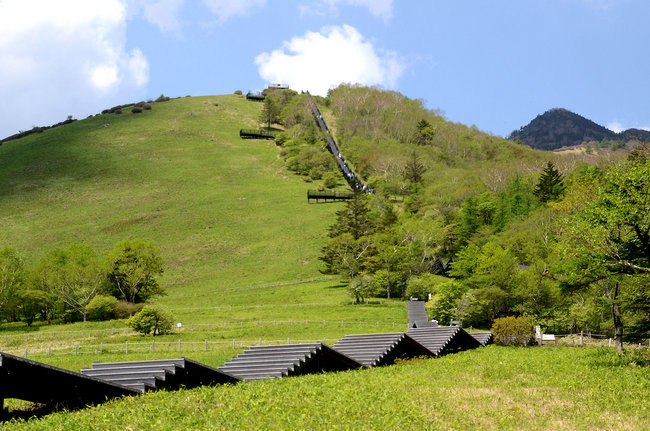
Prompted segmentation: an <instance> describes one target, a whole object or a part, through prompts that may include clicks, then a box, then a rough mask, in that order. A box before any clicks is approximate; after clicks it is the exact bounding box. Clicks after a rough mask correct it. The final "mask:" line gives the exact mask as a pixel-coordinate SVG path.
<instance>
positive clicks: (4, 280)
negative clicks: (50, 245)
mask: <svg viewBox="0 0 650 431" xmlns="http://www.w3.org/2000/svg"><path fill="white" fill-rule="evenodd" d="M163 264H164V262H163V259H162V257H161V256H160V254H159V252H158V249H157V248H156V246H155V245H154V244H153V243H152V242H150V241H145V240H141V239H133V240H123V241H120V242H118V243H117V244H116V245H115V247H114V248H113V249H112V250H110V251H107V252H104V253H98V252H97V251H96V250H94V249H93V248H91V247H89V246H88V245H85V244H71V245H69V246H68V247H66V248H64V249H54V250H51V251H49V252H48V253H47V254H46V255H45V256H43V257H42V258H41V259H40V260H39V261H38V262H37V263H36V264H35V265H34V266H32V267H29V268H27V267H25V264H24V261H23V259H22V258H21V257H20V255H19V254H18V253H17V252H16V250H14V249H12V248H4V249H0V318H1V319H3V320H5V321H8V322H14V321H19V320H23V321H24V322H26V323H27V324H28V325H31V324H32V323H33V322H34V321H36V320H44V321H47V322H48V323H51V322H52V321H64V322H73V321H77V320H83V321H86V320H88V319H91V320H107V319H111V318H126V317H129V316H131V315H133V314H134V313H136V312H138V311H140V310H141V309H142V307H143V306H144V303H145V302H146V301H148V300H149V299H151V298H153V297H155V296H159V295H163V294H164V293H165V292H164V291H163V289H162V288H161V287H160V286H159V284H158V282H157V280H156V277H157V276H159V275H161V274H162V273H163Z"/></svg>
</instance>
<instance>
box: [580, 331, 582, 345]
mask: <svg viewBox="0 0 650 431" xmlns="http://www.w3.org/2000/svg"><path fill="white" fill-rule="evenodd" d="M580 345H581V346H582V331H580Z"/></svg>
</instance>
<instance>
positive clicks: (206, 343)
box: [205, 340, 208, 352]
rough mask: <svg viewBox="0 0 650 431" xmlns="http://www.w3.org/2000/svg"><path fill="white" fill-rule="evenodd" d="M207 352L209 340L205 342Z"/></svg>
mask: <svg viewBox="0 0 650 431" xmlns="http://www.w3.org/2000/svg"><path fill="white" fill-rule="evenodd" d="M205 351H206V352H207V351H208V340H205Z"/></svg>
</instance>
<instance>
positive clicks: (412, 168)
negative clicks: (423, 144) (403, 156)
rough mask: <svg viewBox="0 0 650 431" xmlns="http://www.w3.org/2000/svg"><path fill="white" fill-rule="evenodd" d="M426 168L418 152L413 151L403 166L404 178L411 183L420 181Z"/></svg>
mask: <svg viewBox="0 0 650 431" xmlns="http://www.w3.org/2000/svg"><path fill="white" fill-rule="evenodd" d="M426 170H427V168H426V166H425V165H424V163H422V162H421V161H420V158H419V157H418V154H417V153H416V152H415V151H413V152H412V153H411V157H410V158H409V159H408V161H407V162H406V165H405V166H404V178H405V179H407V180H409V181H410V182H412V183H419V182H421V181H422V178H423V176H424V173H425V172H426Z"/></svg>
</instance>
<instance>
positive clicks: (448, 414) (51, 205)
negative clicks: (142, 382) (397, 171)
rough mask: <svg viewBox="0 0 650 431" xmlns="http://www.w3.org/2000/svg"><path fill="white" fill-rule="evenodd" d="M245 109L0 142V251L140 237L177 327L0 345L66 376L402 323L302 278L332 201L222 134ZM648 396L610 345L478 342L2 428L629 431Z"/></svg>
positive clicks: (214, 361) (82, 329) (215, 99)
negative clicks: (148, 244) (431, 354)
mask: <svg viewBox="0 0 650 431" xmlns="http://www.w3.org/2000/svg"><path fill="white" fill-rule="evenodd" d="M260 109H261V105H260V104H257V103H252V102H247V101H245V100H244V98H242V97H239V96H235V95H225V96H207V97H196V98H181V99H175V100H172V101H170V102H165V103H155V104H154V105H153V110H152V111H145V112H144V113H142V114H138V115H133V114H130V113H126V112H125V113H124V114H122V115H113V114H109V115H101V116H96V117H93V118H89V119H86V120H82V121H78V122H75V123H73V124H70V125H67V126H64V127H59V128H56V129H52V130H48V131H46V132H44V133H42V134H37V135H31V136H29V137H27V138H24V139H22V140H20V141H16V142H9V143H6V144H5V145H3V146H1V147H0V166H2V169H0V225H1V226H2V230H0V247H4V246H11V247H13V248H15V249H16V250H17V251H18V252H19V253H20V254H21V255H22V256H24V257H25V260H26V263H27V264H28V265H32V264H34V263H35V262H36V261H37V260H38V259H39V258H40V257H41V256H42V255H44V254H45V253H46V252H47V251H49V250H51V249H52V248H55V247H66V246H68V245H69V244H70V243H72V242H84V243H87V244H89V245H91V246H93V247H95V248H96V249H97V250H107V249H110V248H112V246H113V245H114V244H115V243H116V242H117V241H119V240H121V239H124V238H134V237H136V238H143V239H147V240H153V241H155V242H156V243H157V244H158V245H159V247H160V250H161V253H162V255H163V256H164V258H165V259H166V262H167V264H166V271H165V274H164V276H163V277H162V279H161V280H160V283H161V285H162V286H163V287H164V288H165V289H166V290H167V292H168V295H167V296H165V297H163V298H160V299H157V300H156V302H157V303H159V304H161V305H163V306H165V307H167V308H168V309H170V310H172V312H173V315H174V318H175V320H176V321H177V322H181V323H182V328H180V329H177V330H175V332H174V333H172V334H170V335H165V336H161V337H156V338H155V342H154V339H153V337H143V336H140V335H136V334H133V333H132V332H130V331H129V330H128V328H126V326H125V324H124V321H120V320H113V321H107V322H77V323H73V324H52V325H46V324H43V323H42V322H37V323H35V324H34V325H33V326H32V327H27V326H26V325H25V324H23V323H11V324H4V325H2V327H0V351H5V352H8V353H13V354H19V355H23V354H25V353H26V354H27V357H29V358H31V359H35V360H38V361H42V362H46V363H50V364H53V365H56V366H59V367H63V368H67V369H71V370H75V371H78V370H79V369H80V368H82V367H87V366H89V365H90V364H91V363H92V362H93V361H125V360H141V359H158V358H174V357H178V356H180V355H184V356H187V357H189V358H192V359H195V360H198V361H200V362H203V363H206V364H208V365H212V366H218V365H220V364H222V363H224V362H225V361H226V360H228V359H230V358H231V357H233V356H235V355H236V354H237V353H238V352H240V351H241V350H242V349H243V348H244V347H246V346H247V345H250V344H260V343H261V344H273V343H286V342H291V343H296V342H305V341H317V340H320V341H325V342H326V343H327V344H330V345H331V344H333V343H334V342H335V341H336V340H338V339H339V338H341V337H342V336H344V335H345V334H351V333H370V332H396V331H402V330H405V327H406V324H407V321H408V320H407V311H406V307H405V305H404V303H403V302H401V301H399V300H391V301H383V302H382V303H380V304H364V305H353V304H350V300H351V299H350V297H348V296H347V294H346V292H345V285H344V284H342V283H341V282H340V280H338V279H337V278H334V277H329V276H323V275H322V274H321V273H320V272H319V268H320V264H319V262H318V255H319V253H320V249H321V247H322V245H323V244H324V243H325V241H326V228H327V226H329V225H330V224H331V223H332V222H333V221H334V213H335V211H336V209H337V208H339V206H338V204H328V205H308V204H307V201H306V191H307V189H309V188H310V187H313V185H310V184H307V183H305V182H304V181H302V180H301V179H300V178H298V177H296V176H294V175H292V174H289V173H288V172H287V171H286V170H285V168H284V166H283V163H282V161H281V160H280V159H279V158H278V150H277V148H276V147H275V145H274V144H273V143H272V142H268V141H257V140H245V141H244V140H241V139H239V136H238V132H239V129H240V128H242V127H254V126H256V125H257V122H256V118H257V116H258V115H259V110H260ZM325 115H326V116H327V115H328V113H327V112H325ZM179 341H180V344H179ZM127 350H128V353H127ZM621 394H625V396H622V395H621ZM649 396H650V389H649V382H648V372H647V368H646V369H642V368H638V367H627V366H622V365H621V364H620V363H619V362H617V357H616V356H615V354H614V353H613V352H612V351H608V350H604V349H603V350H600V349H590V348H584V349H577V348H573V349H572V348H534V349H508V348H499V347H489V348H486V349H479V350H476V351H472V352H466V353H462V354H456V355H450V356H448V357H445V358H441V359H437V360H414V361H410V362H408V363H403V364H401V365H397V366H391V367H385V368H381V369H372V370H359V371H352V372H345V373H336V374H327V375H314V376H306V377H297V378H290V379H282V380H277V381H265V382H254V383H246V384H238V385H235V386H222V387H215V388H199V389H195V390H187V391H179V392H169V393H168V392H160V393H151V394H147V395H144V396H139V397H133V398H127V399H124V400H116V401H113V402H110V403H107V404H106V405H103V406H99V407H96V408H91V409H87V410H83V411H78V412H73V413H66V412H60V413H56V414H53V415H51V416H48V417H45V418H43V419H41V420H32V421H29V422H27V423H14V424H3V429H5V428H6V429H38V430H48V429H66V430H67V429H131V430H135V429H160V430H165V429H522V428H530V429H594V428H601V429H647V423H648V421H649V420H650V419H649V418H650V411H649V410H648V404H647V399H648V397H649ZM7 405H8V407H9V408H10V409H25V408H27V409H29V408H30V406H29V405H25V404H24V403H20V402H14V401H13V400H9V401H8V402H7Z"/></svg>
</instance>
